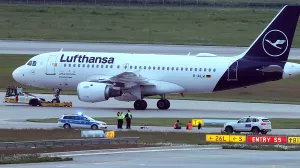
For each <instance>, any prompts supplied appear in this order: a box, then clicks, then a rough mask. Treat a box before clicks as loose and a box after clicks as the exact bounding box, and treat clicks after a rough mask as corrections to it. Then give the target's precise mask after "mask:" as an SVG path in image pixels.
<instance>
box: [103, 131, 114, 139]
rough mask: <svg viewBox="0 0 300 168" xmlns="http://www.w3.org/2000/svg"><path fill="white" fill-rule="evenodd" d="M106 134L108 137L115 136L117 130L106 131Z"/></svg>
mask: <svg viewBox="0 0 300 168" xmlns="http://www.w3.org/2000/svg"><path fill="white" fill-rule="evenodd" d="M105 136H106V138H114V137H115V136H116V135H115V131H108V132H105Z"/></svg>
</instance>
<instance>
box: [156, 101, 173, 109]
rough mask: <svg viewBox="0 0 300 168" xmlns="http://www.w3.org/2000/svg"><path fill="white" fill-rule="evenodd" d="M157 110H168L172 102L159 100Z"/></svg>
mask: <svg viewBox="0 0 300 168" xmlns="http://www.w3.org/2000/svg"><path fill="white" fill-rule="evenodd" d="M156 105H157V108H159V109H161V110H166V109H169V108H170V105H171V104H170V102H169V100H167V99H165V100H162V99H161V100H158V102H157V104H156Z"/></svg>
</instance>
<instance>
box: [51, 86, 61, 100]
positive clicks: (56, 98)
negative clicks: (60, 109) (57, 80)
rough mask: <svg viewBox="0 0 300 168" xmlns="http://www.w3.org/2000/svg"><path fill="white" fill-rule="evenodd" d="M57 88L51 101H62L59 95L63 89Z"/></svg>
mask: <svg viewBox="0 0 300 168" xmlns="http://www.w3.org/2000/svg"><path fill="white" fill-rule="evenodd" d="M54 90H55V95H54V97H55V98H54V99H53V100H52V101H51V103H60V99H59V95H60V93H61V89H54Z"/></svg>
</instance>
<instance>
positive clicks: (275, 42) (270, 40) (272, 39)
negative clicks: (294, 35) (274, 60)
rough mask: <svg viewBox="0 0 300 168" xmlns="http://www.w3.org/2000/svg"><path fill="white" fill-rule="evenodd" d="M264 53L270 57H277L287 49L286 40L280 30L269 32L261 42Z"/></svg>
mask: <svg viewBox="0 0 300 168" xmlns="http://www.w3.org/2000/svg"><path fill="white" fill-rule="evenodd" d="M262 46H263V49H264V51H265V52H266V53H267V54H268V55H269V56H272V57H279V56H281V55H282V54H284V53H285V51H286V50H287V48H288V38H287V36H286V35H285V34H284V33H283V32H282V31H280V30H270V31H269V32H268V33H266V35H265V37H264V38H263V41H262Z"/></svg>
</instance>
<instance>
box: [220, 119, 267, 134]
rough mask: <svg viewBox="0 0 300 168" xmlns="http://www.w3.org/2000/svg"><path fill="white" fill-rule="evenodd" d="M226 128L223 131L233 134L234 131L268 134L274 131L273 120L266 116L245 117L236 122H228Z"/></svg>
mask: <svg viewBox="0 0 300 168" xmlns="http://www.w3.org/2000/svg"><path fill="white" fill-rule="evenodd" d="M223 129H224V130H223V131H222V132H226V133H228V134H231V133H233V132H235V133H240V132H252V133H253V134H259V133H262V134H267V133H268V132H271V131H272V126H271V121H270V120H269V119H268V118H266V117H255V116H249V117H243V118H241V119H239V120H238V121H235V122H228V123H225V124H224V128H223Z"/></svg>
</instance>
